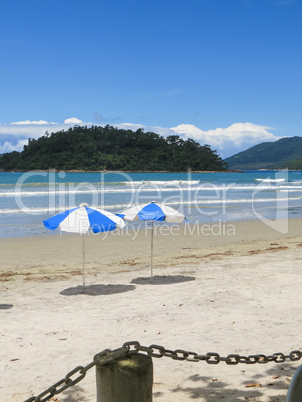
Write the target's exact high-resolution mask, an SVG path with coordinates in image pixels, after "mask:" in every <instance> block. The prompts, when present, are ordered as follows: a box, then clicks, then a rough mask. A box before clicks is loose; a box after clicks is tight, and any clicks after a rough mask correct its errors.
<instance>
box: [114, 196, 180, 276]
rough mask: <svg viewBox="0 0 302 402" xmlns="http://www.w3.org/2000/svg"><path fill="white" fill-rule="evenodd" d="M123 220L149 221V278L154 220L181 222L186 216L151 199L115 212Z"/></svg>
mask: <svg viewBox="0 0 302 402" xmlns="http://www.w3.org/2000/svg"><path fill="white" fill-rule="evenodd" d="M117 216H120V217H121V218H123V219H124V220H126V221H128V222H130V221H139V220H140V221H151V222H152V233H151V278H152V277H153V237H154V225H153V222H154V221H160V222H162V221H165V222H168V223H181V222H183V221H184V220H186V217H185V216H184V215H183V214H181V213H180V212H178V211H176V209H174V208H171V207H168V206H167V205H165V204H164V203H157V202H155V201H151V202H149V203H147V204H142V205H137V206H134V207H132V208H129V209H126V210H125V211H123V212H122V213H120V214H117Z"/></svg>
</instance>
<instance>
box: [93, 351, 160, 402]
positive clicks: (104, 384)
mask: <svg viewBox="0 0 302 402" xmlns="http://www.w3.org/2000/svg"><path fill="white" fill-rule="evenodd" d="M152 385H153V364H152V358H151V357H150V356H146V355H142V354H133V355H129V356H126V357H122V358H118V359H115V360H113V361H112V362H110V363H107V364H106V365H104V366H100V367H99V366H96V386H97V402H152Z"/></svg>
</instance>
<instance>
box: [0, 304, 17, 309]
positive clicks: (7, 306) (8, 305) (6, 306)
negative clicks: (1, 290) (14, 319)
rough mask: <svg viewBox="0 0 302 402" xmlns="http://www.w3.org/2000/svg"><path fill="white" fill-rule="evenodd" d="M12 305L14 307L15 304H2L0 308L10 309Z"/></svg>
mask: <svg viewBox="0 0 302 402" xmlns="http://www.w3.org/2000/svg"><path fill="white" fill-rule="evenodd" d="M12 307H14V305H13V304H0V310H8V309H10V308H12Z"/></svg>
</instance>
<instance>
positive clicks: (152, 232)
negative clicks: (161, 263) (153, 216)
mask: <svg viewBox="0 0 302 402" xmlns="http://www.w3.org/2000/svg"><path fill="white" fill-rule="evenodd" d="M151 224H152V230H151V279H152V278H153V235H154V225H153V221H151Z"/></svg>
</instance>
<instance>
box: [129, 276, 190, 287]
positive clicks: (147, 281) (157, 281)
mask: <svg viewBox="0 0 302 402" xmlns="http://www.w3.org/2000/svg"><path fill="white" fill-rule="evenodd" d="M189 281H195V278H194V276H183V275H162V276H159V275H156V276H153V278H151V277H148V278H134V279H132V281H131V283H136V284H138V285H172V284H173V283H181V282H189Z"/></svg>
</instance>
